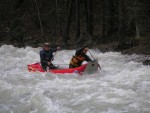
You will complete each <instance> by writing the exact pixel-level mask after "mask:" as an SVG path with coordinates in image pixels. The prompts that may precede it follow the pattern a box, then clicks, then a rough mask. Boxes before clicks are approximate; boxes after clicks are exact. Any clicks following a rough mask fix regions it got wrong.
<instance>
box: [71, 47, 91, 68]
mask: <svg viewBox="0 0 150 113" xmlns="http://www.w3.org/2000/svg"><path fill="white" fill-rule="evenodd" d="M88 50H89V49H88V48H87V47H86V46H84V47H82V48H80V49H78V50H76V53H75V55H74V56H73V57H72V59H71V61H70V64H69V68H76V67H79V66H81V65H82V62H83V61H87V62H89V61H92V60H91V59H90V58H89V56H88V55H86V53H87V51H88Z"/></svg>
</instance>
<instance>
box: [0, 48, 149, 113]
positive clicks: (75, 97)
mask: <svg viewBox="0 0 150 113" xmlns="http://www.w3.org/2000/svg"><path fill="white" fill-rule="evenodd" d="M39 51H40V48H31V47H26V48H16V47H13V46H10V45H3V46H1V47H0V113H150V67H149V66H144V65H142V63H141V61H142V60H143V59H146V56H139V55H131V56H129V55H122V54H120V53H118V52H107V53H102V52H100V51H98V50H91V53H92V54H93V56H94V57H95V58H96V59H98V61H99V63H100V65H101V68H102V70H99V71H98V72H97V73H95V74H92V75H83V76H77V75H74V74H72V75H69V74H68V75H53V74H50V73H40V72H37V73H31V72H28V70H27V64H30V63H35V62H38V61H39ZM74 52H75V50H62V51H59V52H57V54H56V56H55V60H54V61H53V63H54V64H68V63H69V60H70V58H71V57H72V55H73V54H74ZM88 55H89V56H90V54H88Z"/></svg>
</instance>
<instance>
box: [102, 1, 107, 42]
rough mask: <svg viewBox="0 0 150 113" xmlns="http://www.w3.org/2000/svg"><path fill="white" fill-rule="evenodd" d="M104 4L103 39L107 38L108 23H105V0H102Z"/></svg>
mask: <svg viewBox="0 0 150 113" xmlns="http://www.w3.org/2000/svg"><path fill="white" fill-rule="evenodd" d="M102 4H103V20H102V21H103V25H102V26H103V39H104V40H105V38H106V25H105V22H106V20H105V0H103V1H102Z"/></svg>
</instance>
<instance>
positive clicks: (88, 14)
mask: <svg viewBox="0 0 150 113" xmlns="http://www.w3.org/2000/svg"><path fill="white" fill-rule="evenodd" d="M85 7H86V21H87V32H88V33H89V34H90V35H92V34H93V31H92V20H91V15H92V11H91V0H86V1H85Z"/></svg>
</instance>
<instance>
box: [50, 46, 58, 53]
mask: <svg viewBox="0 0 150 113" xmlns="http://www.w3.org/2000/svg"><path fill="white" fill-rule="evenodd" d="M59 50H60V47H57V48H51V51H52V52H56V51H59Z"/></svg>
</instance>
